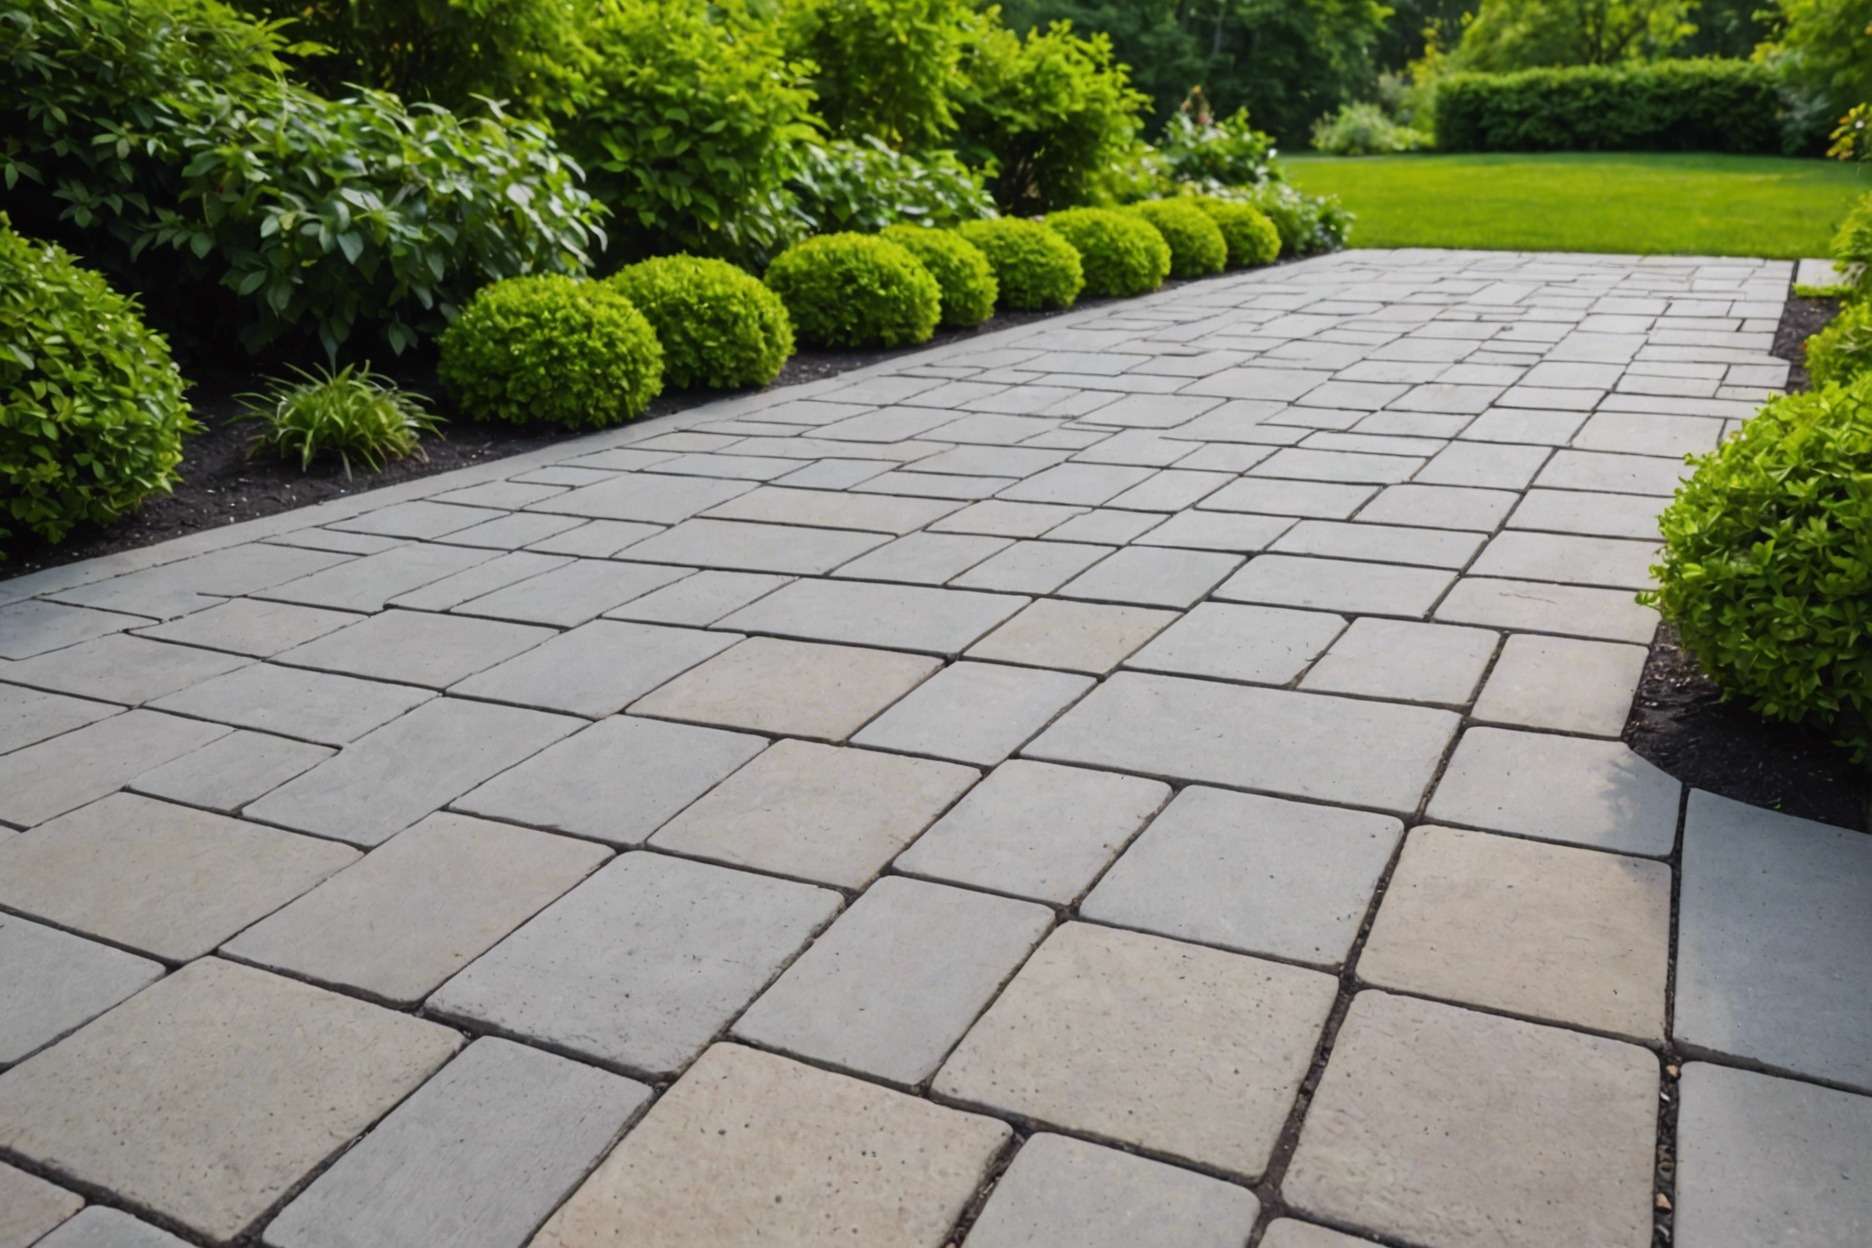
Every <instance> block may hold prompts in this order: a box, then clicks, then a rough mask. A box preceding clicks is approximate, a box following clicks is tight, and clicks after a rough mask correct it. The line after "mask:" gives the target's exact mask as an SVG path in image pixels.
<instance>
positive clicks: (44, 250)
mask: <svg viewBox="0 0 1872 1248" xmlns="http://www.w3.org/2000/svg"><path fill="white" fill-rule="evenodd" d="M183 389H184V386H183V382H182V375H181V374H180V373H178V372H177V371H176V366H175V362H174V361H173V360H171V359H170V358H169V345H168V343H166V342H164V341H163V338H162V336H161V335H160V334H157V333H154V332H152V331H151V330H149V329H147V328H145V326H144V324H143V321H142V318H141V317H139V316H138V314H137V306H136V301H135V300H133V299H129V298H126V297H124V296H123V295H120V294H118V293H117V292H116V291H114V290H112V289H111V288H110V286H109V284H108V283H106V282H105V280H104V279H103V278H102V277H100V276H98V275H97V274H96V273H93V272H91V271H90V270H88V269H82V268H79V267H78V265H77V264H76V263H75V262H74V261H73V259H72V257H71V256H70V254H69V253H67V252H66V251H65V250H64V249H63V248H61V247H56V246H54V245H52V244H50V243H38V242H33V241H31V240H28V239H25V238H21V237H20V236H19V235H18V234H15V233H14V232H13V230H12V228H11V226H10V225H9V223H8V221H7V218H6V216H5V214H3V213H0V538H4V537H9V536H11V535H13V534H14V533H16V532H26V533H31V534H34V535H36V536H38V537H39V538H41V539H43V540H45V541H48V542H57V541H61V540H63V539H64V537H65V535H66V534H67V533H69V532H71V530H72V529H73V528H74V527H76V526H77V525H80V524H103V523H106V522H108V521H111V520H114V519H116V518H117V517H118V516H120V515H122V514H124V513H125V512H127V511H130V510H131V509H133V508H135V507H136V506H137V504H139V503H141V502H142V501H143V499H144V498H145V497H147V496H148V495H150V494H152V493H157V492H166V491H167V490H168V489H169V488H170V487H171V486H172V485H173V484H174V483H175V479H176V466H177V465H178V464H180V463H181V462H182V435H183V434H185V433H192V432H193V431H194V430H195V427H196V426H195V424H194V422H193V421H191V420H190V419H189V415H188V407H187V406H186V405H185V404H184V403H183V401H182V393H183Z"/></svg>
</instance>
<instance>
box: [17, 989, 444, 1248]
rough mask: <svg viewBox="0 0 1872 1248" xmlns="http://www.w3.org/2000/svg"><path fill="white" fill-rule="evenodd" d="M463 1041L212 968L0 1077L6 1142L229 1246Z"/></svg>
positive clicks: (366, 1008)
mask: <svg viewBox="0 0 1872 1248" xmlns="http://www.w3.org/2000/svg"><path fill="white" fill-rule="evenodd" d="M460 1044H461V1038H460V1037H459V1036H457V1035H456V1034H455V1033H454V1032H452V1031H450V1030H449V1029H448V1028H446V1027H442V1026H438V1025H437V1024H435V1023H431V1022H426V1021H424V1020H422V1019H416V1018H411V1017H409V1016H407V1015H403V1014H397V1013H394V1012H392V1011H389V1010H385V1009H381V1008H379V1007H377V1006H374V1005H367V1004H365V1003H364V1002H362V1001H355V1000H352V999H351V998H349V997H342V996H339V995H338V994H336V993H332V992H325V991H323V990H321V989H318V988H312V987H308V986H307V985H304V984H299V983H295V982H293V981H292V980H289V979H282V978H281V977H279V976H277V975H270V974H268V973H267V972H265V971H258V970H253V969H251V968H249V967H243V966H237V965H235V964H233V963H231V962H223V961H220V960H219V959H212V958H211V959H206V960H203V961H200V962H196V963H194V964H193V965H191V966H188V967H185V968H184V969H182V970H181V971H178V972H177V973H176V974H174V975H171V976H170V977H169V978H167V979H165V980H163V981H161V982H160V983H157V984H155V985H153V986H151V987H150V988H147V989H145V990H144V991H143V992H141V993H138V994H137V995H136V996H135V997H133V998H132V999H131V1000H129V1001H128V1002H126V1003H124V1004H123V1005H121V1006H119V1007H118V1008H117V1009H115V1010H112V1011H111V1012H110V1013H108V1014H106V1015H104V1016H103V1017H102V1018H100V1019H98V1020H97V1021H96V1022H94V1023H92V1024H91V1025H90V1026H88V1027H86V1028H84V1029H83V1030H81V1031H79V1032H77V1033H76V1034H74V1035H72V1036H70V1037H67V1038H66V1039H65V1040H63V1041H61V1042H60V1043H58V1044H56V1045H54V1046H53V1047H52V1048H50V1049H47V1050H46V1051H45V1052H43V1053H40V1054H39V1055H38V1056H36V1057H33V1058H31V1059H29V1060H28V1061H25V1062H22V1063H21V1064H19V1065H18V1066H15V1067H14V1068H13V1069H11V1070H9V1071H7V1072H6V1073H5V1074H4V1075H0V1147H4V1148H6V1149H8V1150H10V1151H11V1152H14V1153H17V1154H19V1155H20V1156H23V1157H26V1158H29V1159H31V1160H32V1161H34V1162H37V1163H38V1164H40V1165H44V1166H49V1167H52V1168H54V1169H56V1170H58V1171H60V1172H63V1173H66V1174H70V1175H72V1176H73V1178H74V1179H76V1180H77V1181H78V1182H80V1183H84V1184H88V1185H92V1186H95V1187H99V1188H103V1189H105V1190H108V1191H111V1192H114V1193H116V1194H117V1195H119V1196H120V1197H122V1198H123V1199H125V1200H128V1201H131V1202H134V1203H135V1204H137V1205H140V1206H143V1207H146V1208H148V1209H151V1210H153V1211H155V1212H157V1213H159V1214H161V1215H162V1216H163V1217H165V1218H169V1219H173V1220H174V1221H176V1222H178V1223H180V1224H182V1225H183V1226H186V1227H188V1228H189V1229H190V1230H191V1231H193V1232H195V1233H196V1234H198V1235H201V1236H202V1237H204V1238H206V1239H208V1240H209V1241H211V1242H214V1243H227V1242H229V1241H231V1240H233V1239H235V1238H237V1237H238V1236H240V1235H241V1234H242V1233H243V1232H245V1231H247V1230H248V1229H250V1228H251V1227H252V1226H253V1224H254V1222H255V1221H256V1220H257V1219H258V1218H259V1217H260V1216H261V1215H262V1214H264V1213H265V1212H266V1211H267V1210H268V1208H270V1207H271V1206H272V1205H273V1203H274V1202H276V1201H278V1200H279V1199H281V1198H282V1197H284V1196H285V1195H286V1194H287V1193H288V1192H289V1191H291V1190H292V1188H293V1187H294V1186H295V1185H297V1184H298V1183H300V1182H302V1181H303V1180H304V1179H305V1178H306V1177H307V1176H309V1175H310V1174H311V1173H312V1171H313V1170H314V1169H316V1168H317V1167H318V1166H319V1165H320V1164H321V1163H323V1162H324V1161H325V1159H326V1158H328V1157H330V1156H332V1155H333V1154H334V1153H336V1152H338V1151H339V1150H340V1149H342V1148H343V1147H344V1146H345V1145H346V1144H347V1143H349V1142H350V1141H351V1140H352V1139H353V1138H354V1137H355V1136H357V1135H358V1134H359V1133H360V1132H362V1131H363V1130H364V1129H365V1128H366V1127H368V1126H369V1125H370V1124H371V1123H372V1122H374V1121H376V1120H377V1118H378V1117H380V1116H381V1115H383V1114H384V1113H386V1112H387V1111H388V1110H390V1109H391V1108H392V1107H393V1106H394V1105H395V1104H396V1103H397V1102H398V1101H400V1100H401V1099H402V1098H403V1097H404V1096H405V1095H406V1094H407V1093H409V1092H410V1091H411V1090H412V1089H414V1088H415V1087H416V1085H417V1084H419V1083H421V1082H422V1081H423V1079H425V1078H426V1077H427V1076H428V1075H429V1074H430V1072H432V1071H433V1070H435V1069H436V1067H438V1066H440V1065H441V1064H442V1063H443V1062H444V1061H446V1060H447V1059H448V1057H449V1055H450V1054H451V1053H453V1052H454V1051H455V1050H456V1048H457V1047H459V1046H460Z"/></svg>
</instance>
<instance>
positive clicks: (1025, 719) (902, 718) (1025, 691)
mask: <svg viewBox="0 0 1872 1248" xmlns="http://www.w3.org/2000/svg"><path fill="white" fill-rule="evenodd" d="M1091 687H1092V678H1091V677H1090V676H1081V675H1078V674H1076V673H1072V672H1050V671H1042V670H1040V669H1037V668H1029V667H1006V666H1003V665H1002V664H999V663H970V662H961V663H952V664H950V665H949V666H948V667H945V668H943V670H942V671H940V672H937V673H936V674H935V675H934V676H932V677H930V678H929V679H928V680H926V681H924V682H923V683H922V684H921V685H918V686H917V687H916V688H915V689H913V690H911V691H910V693H909V694H907V695H906V696H905V697H904V699H903V701H901V702H898V703H897V704H896V705H895V706H892V707H891V708H890V709H889V710H887V711H885V712H884V713H883V714H882V715H880V716H878V717H877V718H876V719H874V720H872V721H871V723H870V724H869V725H867V726H866V727H865V728H864V729H863V730H862V731H861V732H859V733H858V734H857V735H856V736H854V737H853V738H852V743H853V744H854V745H868V746H874V747H876V748H878V749H886V750H901V751H903V752H905V753H909V754H927V755H931V756H934V757H936V758H949V759H955V760H956V761H958V762H964V763H974V764H976V765H978V766H982V767H992V766H994V765H995V764H996V763H998V762H1000V761H1001V760H1002V759H1004V758H1006V757H1007V756H1008V755H1010V754H1012V753H1013V752H1014V751H1015V750H1017V749H1019V748H1020V747H1021V745H1022V744H1023V743H1024V742H1026V741H1027V740H1028V739H1029V738H1031V737H1032V736H1033V735H1034V734H1035V733H1036V732H1039V731H1040V730H1041V729H1042V728H1044V727H1045V726H1046V725H1047V724H1048V723H1050V722H1051V721H1052V720H1053V718H1054V717H1055V716H1056V715H1058V714H1059V713H1060V712H1061V711H1063V710H1064V709H1066V707H1068V706H1069V705H1071V704H1072V703H1073V702H1074V701H1076V700H1077V699H1078V698H1079V697H1080V696H1081V695H1082V694H1084V693H1085V691H1086V690H1088V689H1090V688H1091Z"/></svg>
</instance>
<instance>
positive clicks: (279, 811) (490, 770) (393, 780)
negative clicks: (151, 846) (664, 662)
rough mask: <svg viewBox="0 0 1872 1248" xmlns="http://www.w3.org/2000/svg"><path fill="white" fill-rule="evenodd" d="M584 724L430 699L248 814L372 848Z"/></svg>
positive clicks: (559, 717)
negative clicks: (371, 846)
mask: <svg viewBox="0 0 1872 1248" xmlns="http://www.w3.org/2000/svg"><path fill="white" fill-rule="evenodd" d="M583 723H584V721H583V720H578V719H573V718H571V717H569V716H565V715H548V714H545V713H543V712H540V711H527V710H520V709H518V708H515V707H508V706H495V705H492V704H490V703H486V702H471V701H468V700H467V699H465V698H436V699H434V700H432V701H429V702H425V703H423V705H421V706H419V707H417V708H416V709H415V710H413V711H411V712H410V713H409V714H407V715H405V716H403V717H402V718H401V719H397V720H392V721H391V722H390V723H388V724H385V725H384V726H383V727H382V728H379V729H377V730H375V731H374V732H370V733H366V734H365V735H364V736H362V737H359V738H358V739H357V740H356V741H353V742H352V743H351V744H350V745H348V746H346V747H345V748H344V749H343V750H341V751H339V752H338V754H337V755H336V756H335V757H332V758H329V759H326V760H325V761H324V762H322V763H320V764H319V765H318V766H316V767H314V768H313V769H312V770H311V771H308V772H306V773H305V774H304V775H302V776H300V777H299V778H298V779H296V780H291V781H288V782H287V783H286V784H284V785H281V786H280V787H279V788H277V789H275V790H273V791H272V792H271V793H269V794H267V795H266V796H265V797H263V798H261V799H260V800H259V801H258V802H255V803H253V804H252V805H251V806H249V807H248V808H247V810H246V813H247V814H249V815H251V816H252V817H253V818H255V819H260V820H263V821H265V822H268V823H278V824H282V825H284V826H286V827H289V828H297V829H299V830H301V831H304V832H316V833H318V834H319V835H320V836H330V837H334V838H336V839H338V840H341V841H348V842H350V843H351V844H353V845H376V844H380V843H381V842H383V841H386V840H388V839H389V838H390V837H392V836H394V835H396V834H397V833H398V832H400V831H402V830H403V829H404V828H407V827H408V826H409V825H410V824H412V823H415V822H416V821H417V820H418V819H420V818H422V817H423V816H424V815H426V814H428V813H429V812H430V811H433V810H438V809H440V808H441V807H443V806H445V805H447V804H448V803H449V802H451V801H453V800H454V799H455V798H457V797H459V796H461V795H462V794H463V793H465V792H466V791H468V790H469V789H471V788H473V787H474V786H475V785H477V784H479V783H481V781H483V780H485V779H487V778H488V777H489V776H492V775H495V774H496V773H498V772H502V771H505V770H506V769H507V768H509V767H511V766H513V765H514V764H515V763H517V762H519V761H521V760H522V759H525V758H528V757H530V756H532V755H534V754H537V753H538V752H539V751H541V750H543V749H545V748H546V747H547V746H549V745H551V744H552V743H553V742H555V741H557V740H559V738H561V737H563V736H566V735H567V734H569V733H571V732H573V731H575V730H576V729H578V728H579V727H580V726H581V725H582V724H583Z"/></svg>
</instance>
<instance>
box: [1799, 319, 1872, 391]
mask: <svg viewBox="0 0 1872 1248" xmlns="http://www.w3.org/2000/svg"><path fill="white" fill-rule="evenodd" d="M1868 369H1872V303H1849V304H1847V305H1846V306H1845V307H1843V308H1841V309H1840V313H1839V315H1838V316H1836V317H1834V318H1833V319H1832V320H1831V321H1829V322H1827V324H1826V327H1825V328H1824V329H1822V330H1821V331H1820V332H1819V333H1817V334H1815V335H1814V336H1813V337H1811V338H1809V339H1808V340H1807V375H1808V377H1809V378H1810V379H1811V380H1812V382H1813V384H1814V385H1815V386H1824V385H1826V384H1828V383H1829V382H1835V381H1842V382H1843V381H1851V380H1852V379H1853V378H1855V377H1857V376H1858V375H1859V374H1860V373H1863V372H1865V371H1867V370H1868Z"/></svg>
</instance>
